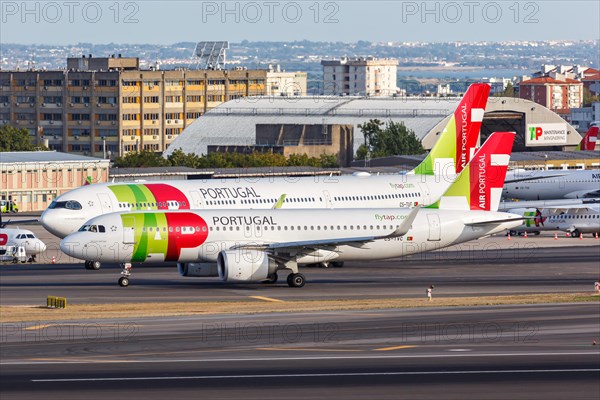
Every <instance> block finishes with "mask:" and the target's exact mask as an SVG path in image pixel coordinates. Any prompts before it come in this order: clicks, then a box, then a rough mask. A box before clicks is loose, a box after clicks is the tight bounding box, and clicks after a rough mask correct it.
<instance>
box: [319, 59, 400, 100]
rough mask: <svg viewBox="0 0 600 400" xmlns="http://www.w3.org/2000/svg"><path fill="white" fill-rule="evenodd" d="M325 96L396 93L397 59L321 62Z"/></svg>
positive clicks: (386, 94)
mask: <svg viewBox="0 0 600 400" xmlns="http://www.w3.org/2000/svg"><path fill="white" fill-rule="evenodd" d="M321 65H322V66H323V94H324V95H326V96H340V95H344V96H352V95H360V96H391V95H393V94H395V93H396V91H397V86H396V80H397V77H396V72H397V69H398V60H395V59H388V58H375V57H359V58H354V59H349V58H347V57H342V58H341V59H339V60H322V61H321Z"/></svg>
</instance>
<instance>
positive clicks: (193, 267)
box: [177, 263, 219, 277]
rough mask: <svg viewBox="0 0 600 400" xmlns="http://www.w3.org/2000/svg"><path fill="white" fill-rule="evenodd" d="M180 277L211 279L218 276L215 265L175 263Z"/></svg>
mask: <svg viewBox="0 0 600 400" xmlns="http://www.w3.org/2000/svg"><path fill="white" fill-rule="evenodd" d="M177 271H178V272H179V275H181V276H192V277H213V276H219V273H218V272H217V264H216V263H177Z"/></svg>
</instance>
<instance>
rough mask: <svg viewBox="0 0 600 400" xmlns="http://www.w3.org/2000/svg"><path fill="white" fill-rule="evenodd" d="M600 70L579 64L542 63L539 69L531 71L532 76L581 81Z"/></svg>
mask: <svg viewBox="0 0 600 400" xmlns="http://www.w3.org/2000/svg"><path fill="white" fill-rule="evenodd" d="M599 72H600V71H598V70H597V69H594V68H590V67H584V66H581V65H552V64H542V67H541V69H540V70H539V71H537V72H534V73H533V76H532V77H533V78H541V77H544V76H549V77H551V78H554V79H558V80H564V79H565V78H567V79H575V80H578V81H582V80H583V79H585V78H586V77H589V76H592V75H595V74H598V73H599Z"/></svg>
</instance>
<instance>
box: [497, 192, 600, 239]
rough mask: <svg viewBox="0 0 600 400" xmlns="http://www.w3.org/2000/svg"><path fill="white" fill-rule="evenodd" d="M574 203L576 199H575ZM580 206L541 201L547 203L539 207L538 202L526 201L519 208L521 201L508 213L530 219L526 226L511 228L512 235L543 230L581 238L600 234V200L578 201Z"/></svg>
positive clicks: (524, 223) (510, 208)
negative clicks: (588, 234) (581, 236)
mask: <svg viewBox="0 0 600 400" xmlns="http://www.w3.org/2000/svg"><path fill="white" fill-rule="evenodd" d="M572 201H573V200H572ZM577 201H579V204H575V203H571V204H560V200H559V201H556V200H555V201H552V200H551V201H547V202H539V203H545V204H540V205H537V206H535V205H534V204H535V203H536V202H533V201H526V202H524V203H526V204H527V205H529V207H524V205H525V204H523V205H521V206H518V204H519V202H517V203H512V204H514V206H511V207H509V208H506V211H507V212H510V213H513V214H519V215H523V216H524V217H526V218H527V219H525V220H524V221H523V224H522V225H520V226H517V227H515V228H513V229H511V234H516V233H523V232H527V233H535V234H539V233H540V232H541V231H563V232H569V233H570V234H571V237H575V238H577V237H579V235H580V234H584V233H591V234H599V233H600V204H599V203H598V199H594V201H589V200H577Z"/></svg>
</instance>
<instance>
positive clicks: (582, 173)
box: [502, 169, 600, 200]
mask: <svg viewBox="0 0 600 400" xmlns="http://www.w3.org/2000/svg"><path fill="white" fill-rule="evenodd" d="M502 195H503V196H504V197H505V198H509V199H521V200H553V199H582V198H594V197H600V170H598V169H589V170H587V169H586V170H575V171H568V170H556V171H546V170H543V171H541V170H534V171H525V170H514V171H509V172H508V174H507V176H506V182H505V184H504V190H503V192H502Z"/></svg>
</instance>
